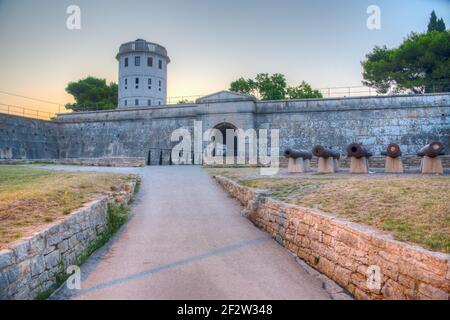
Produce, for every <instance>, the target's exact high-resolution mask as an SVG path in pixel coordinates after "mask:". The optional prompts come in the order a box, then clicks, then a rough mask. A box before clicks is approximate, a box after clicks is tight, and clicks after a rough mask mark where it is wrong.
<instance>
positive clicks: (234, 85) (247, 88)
mask: <svg viewBox="0 0 450 320" xmlns="http://www.w3.org/2000/svg"><path fill="white" fill-rule="evenodd" d="M255 90H256V84H255V82H254V81H253V80H252V79H248V80H246V79H244V78H239V79H237V80H236V81H233V82H231V84H230V91H233V92H240V93H245V94H253V93H255V92H254V91H255Z"/></svg>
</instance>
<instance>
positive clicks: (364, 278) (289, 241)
mask: <svg viewBox="0 0 450 320" xmlns="http://www.w3.org/2000/svg"><path fill="white" fill-rule="evenodd" d="M215 178H216V180H217V181H218V182H219V183H220V184H221V185H222V186H223V187H224V188H225V189H226V190H227V191H228V192H229V193H230V195H232V196H233V197H235V198H237V199H238V200H239V201H240V202H241V203H242V204H243V205H244V207H245V209H244V210H243V213H244V214H245V215H246V216H247V217H248V218H249V219H250V220H251V221H252V222H253V223H255V224H256V225H257V226H259V227H260V228H262V229H263V230H265V231H266V232H268V233H269V234H270V235H271V236H272V237H273V238H274V239H276V241H278V242H279V243H280V244H282V245H283V246H285V247H286V248H287V249H288V250H290V251H291V252H293V253H294V254H295V255H297V256H298V257H300V258H301V259H303V260H305V261H306V262H307V263H308V264H310V265H311V266H312V267H314V268H315V269H317V270H318V271H320V272H322V273H323V274H325V275H326V276H328V277H330V278H331V279H333V280H334V281H336V282H337V283H338V284H339V285H341V286H342V287H344V288H345V289H347V290H348V291H349V292H350V293H352V294H353V295H354V296H355V297H356V298H357V299H443V300H447V299H449V294H450V285H449V284H450V255H449V254H444V253H438V252H432V251H428V250H425V249H423V248H421V247H418V246H414V245H410V244H407V243H403V242H399V241H396V240H393V238H392V236H390V235H387V234H385V233H383V232H381V231H378V230H375V229H373V228H370V227H366V226H363V225H360V224H356V223H351V222H349V221H347V220H345V219H342V218H339V217H337V216H334V215H331V214H326V213H323V212H321V211H318V210H313V209H308V208H304V207H300V206H296V205H290V204H286V203H283V202H280V201H276V200H274V199H272V198H270V197H269V194H268V192H267V191H262V190H255V189H251V188H248V187H244V186H241V185H239V184H238V183H237V182H235V181H232V180H230V179H228V178H224V177H215ZM378 270H379V272H378ZM373 275H375V277H373ZM378 275H380V282H379V285H377V282H376V277H377V276H378ZM373 279H375V282H370V281H372V280H373Z"/></svg>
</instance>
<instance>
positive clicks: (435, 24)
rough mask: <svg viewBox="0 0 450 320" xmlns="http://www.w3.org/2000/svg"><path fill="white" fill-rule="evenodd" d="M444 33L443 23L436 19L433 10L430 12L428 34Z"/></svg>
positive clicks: (441, 20)
mask: <svg viewBox="0 0 450 320" xmlns="http://www.w3.org/2000/svg"><path fill="white" fill-rule="evenodd" d="M431 31H439V32H442V31H445V22H444V20H443V19H442V18H440V19H438V18H437V16H436V12H434V10H433V11H432V12H431V16H430V22H428V32H431Z"/></svg>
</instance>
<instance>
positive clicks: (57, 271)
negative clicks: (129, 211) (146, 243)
mask: <svg viewBox="0 0 450 320" xmlns="http://www.w3.org/2000/svg"><path fill="white" fill-rule="evenodd" d="M136 183H137V180H134V181H130V182H127V183H126V184H123V185H121V186H118V188H117V189H118V191H117V192H115V194H112V195H109V196H101V197H100V198H98V199H96V200H94V201H92V202H90V203H88V204H86V205H85V206H84V207H82V208H80V209H78V210H76V211H74V212H73V213H71V214H70V215H69V216H67V218H65V219H64V220H63V221H60V222H57V223H54V224H52V225H50V226H48V227H46V229H44V230H41V231H39V232H36V233H35V234H34V235H32V236H31V237H28V238H25V239H21V240H20V242H18V243H15V244H13V245H11V246H10V247H9V248H7V249H5V250H1V251H0V300H5V299H8V300H9V299H14V300H24V299H26V300H28V299H35V298H37V297H38V295H39V294H42V293H44V292H46V291H48V290H51V289H52V288H54V286H55V285H57V284H58V281H59V280H58V278H59V277H61V275H64V274H65V270H66V269H67V267H68V266H70V265H74V264H77V263H78V262H79V260H80V258H82V257H83V256H85V255H86V254H87V253H88V251H89V250H90V249H91V248H90V246H92V244H93V243H95V242H96V241H97V240H98V239H100V238H101V237H102V236H103V235H104V233H105V232H106V229H107V224H108V204H110V203H121V204H122V203H123V204H127V203H129V202H130V200H131V199H132V197H133V194H134V189H135V186H136Z"/></svg>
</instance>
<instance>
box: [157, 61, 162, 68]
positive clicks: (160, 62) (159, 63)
mask: <svg viewBox="0 0 450 320" xmlns="http://www.w3.org/2000/svg"><path fill="white" fill-rule="evenodd" d="M158 68H160V69H162V60H159V61H158Z"/></svg>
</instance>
